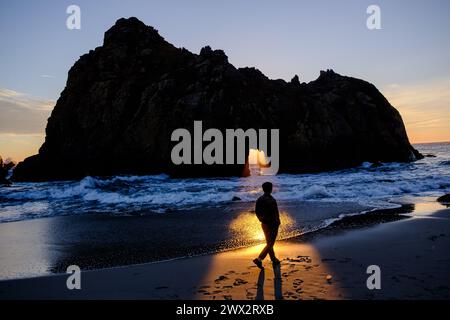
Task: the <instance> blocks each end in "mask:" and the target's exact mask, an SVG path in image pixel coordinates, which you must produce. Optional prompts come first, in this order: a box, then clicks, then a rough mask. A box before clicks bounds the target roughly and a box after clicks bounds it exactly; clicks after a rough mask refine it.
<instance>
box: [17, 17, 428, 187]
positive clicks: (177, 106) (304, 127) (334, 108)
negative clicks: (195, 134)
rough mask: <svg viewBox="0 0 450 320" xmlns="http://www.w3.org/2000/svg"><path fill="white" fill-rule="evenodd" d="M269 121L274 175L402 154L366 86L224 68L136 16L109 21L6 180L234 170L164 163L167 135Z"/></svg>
mask: <svg viewBox="0 0 450 320" xmlns="http://www.w3.org/2000/svg"><path fill="white" fill-rule="evenodd" d="M194 120H202V121H203V127H204V129H206V128H219V129H225V128H243V129H246V128H255V129H258V128H267V129H271V128H279V129H280V172H298V173H300V172H313V171H322V170H331V169H337V168H344V167H350V166H355V165H358V164H360V163H361V162H363V161H371V162H380V161H381V162H391V161H413V160H415V159H417V157H419V156H420V154H419V153H418V152H417V151H416V150H415V149H414V148H413V147H412V146H411V145H410V143H409V141H408V138H407V135H406V131H405V127H404V125H403V122H402V119H401V117H400V114H399V113H398V111H397V110H396V109H395V108H393V107H392V106H391V105H390V104H389V102H388V101H387V100H386V99H385V98H384V96H383V95H382V94H381V93H380V92H379V91H378V90H377V89H376V88H375V87H374V86H373V85H372V84H370V83H368V82H365V81H363V80H359V79H355V78H351V77H345V76H341V75H339V74H337V73H335V72H333V71H332V70H328V71H322V72H321V73H320V76H319V78H318V79H317V80H315V81H312V82H310V83H307V84H306V83H301V82H300V80H299V78H298V76H295V77H294V78H293V79H292V80H291V81H290V82H285V81H284V80H270V79H268V78H267V77H266V76H265V75H264V74H262V73H261V72H260V71H259V70H257V69H255V68H235V67H234V66H233V65H231V64H230V63H229V62H228V58H227V56H226V55H225V53H224V52H223V51H222V50H212V49H211V48H210V47H205V48H203V49H202V50H201V52H200V54H198V55H197V54H193V53H191V52H189V51H188V50H186V49H184V48H181V49H180V48H176V47H174V46H173V45H171V44H170V43H168V42H166V41H165V40H164V39H163V38H162V37H161V36H160V35H159V34H158V32H157V31H156V30H155V29H153V28H152V27H149V26H146V25H144V23H142V22H141V21H139V20H138V19H136V18H129V19H119V20H118V21H117V22H116V24H115V25H114V26H113V27H112V28H111V29H110V30H108V31H107V32H106V33H105V37H104V43H103V46H101V47H98V48H96V49H95V50H91V51H90V52H89V53H88V54H85V55H83V56H81V57H80V59H79V60H78V61H77V62H76V63H75V65H74V66H73V67H72V68H71V69H70V71H69V75H68V80H67V85H66V88H65V89H64V90H63V92H62V93H61V96H60V98H59V99H58V101H57V104H56V106H55V108H54V110H53V112H52V114H51V117H50V118H49V120H48V124H47V128H46V139H45V143H44V144H43V145H42V147H41V148H40V150H39V154H38V155H35V156H32V157H29V158H27V159H26V160H25V161H24V162H21V163H19V165H18V166H17V168H16V169H15V171H14V175H13V178H14V179H15V180H17V181H24V180H35V181H36V180H51V179H76V178H81V177H83V176H85V175H112V174H152V173H161V172H166V173H170V174H173V175H189V176H199V175H213V176H228V175H242V173H243V172H244V171H246V170H245V169H246V168H245V167H244V166H243V165H236V166H229V165H222V166H220V165H218V166H216V165H213V166H207V165H195V166H194V165H191V166H185V167H183V166H175V165H173V164H172V162H171V160H170V151H171V148H172V146H173V144H172V143H171V142H170V136H171V133H172V131H173V130H174V129H176V128H182V127H184V128H187V129H191V128H192V125H193V121H194Z"/></svg>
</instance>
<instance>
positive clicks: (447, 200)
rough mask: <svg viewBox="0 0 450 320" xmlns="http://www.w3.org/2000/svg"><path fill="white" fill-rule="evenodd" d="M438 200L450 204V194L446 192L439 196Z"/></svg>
mask: <svg viewBox="0 0 450 320" xmlns="http://www.w3.org/2000/svg"><path fill="white" fill-rule="evenodd" d="M437 201H438V202H441V203H446V204H450V194H444V195H443V196H440V197H439V198H437Z"/></svg>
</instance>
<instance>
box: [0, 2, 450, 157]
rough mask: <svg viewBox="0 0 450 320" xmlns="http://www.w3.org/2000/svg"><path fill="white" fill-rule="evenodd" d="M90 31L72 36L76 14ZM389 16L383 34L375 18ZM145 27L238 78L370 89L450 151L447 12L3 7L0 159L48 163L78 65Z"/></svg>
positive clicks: (269, 6) (322, 6) (296, 6)
mask: <svg viewBox="0 0 450 320" xmlns="http://www.w3.org/2000/svg"><path fill="white" fill-rule="evenodd" d="M72 4H74V5H78V6H79V7H80V9H81V29H80V30H69V29H68V28H67V27H66V19H67V18H68V16H69V14H67V13H66V9H67V7H68V6H69V5H72ZM372 4H375V5H378V6H379V8H380V10H381V11H380V12H381V16H380V17H381V20H380V21H381V29H376V30H369V29H368V28H367V25H366V20H367V18H368V17H369V14H368V13H367V12H366V10H367V8H368V6H369V5H372ZM130 16H135V17H137V18H139V19H140V20H142V21H143V22H144V23H146V24H147V25H151V26H153V27H155V28H156V29H158V30H159V32H160V34H161V35H162V36H163V37H164V38H165V39H166V40H167V41H169V42H170V43H172V44H174V45H175V46H177V47H185V48H187V49H188V50H190V51H192V52H194V53H198V52H199V51H200V49H201V48H202V47H203V46H205V45H210V46H211V47H212V48H214V49H223V50H224V51H225V53H226V54H227V55H228V57H229V61H230V62H231V63H232V64H234V65H235V66H236V67H244V66H254V67H257V68H258V69H260V70H261V71H262V72H263V73H264V74H266V75H267V76H268V77H269V78H272V79H278V78H281V79H285V80H290V79H291V78H292V77H293V76H294V74H298V75H299V77H300V80H301V81H302V82H309V81H312V80H314V79H316V78H317V77H318V75H319V72H320V70H324V69H330V68H331V69H334V71H336V72H338V73H340V74H343V75H348V76H353V77H357V78H361V79H364V80H366V81H369V82H371V83H373V84H375V85H376V86H377V88H378V89H379V90H380V91H381V92H382V93H383V94H384V95H385V96H386V97H387V98H388V100H389V101H390V102H391V104H392V105H393V106H394V107H396V108H397V109H398V110H399V111H400V113H401V115H402V117H403V120H404V122H405V125H406V129H407V132H408V136H409V138H410V141H411V142H412V143H421V142H433V141H450V112H449V111H450V39H449V30H450V18H449V17H450V1H448V0H429V1H425V0H423V1H418V0H395V1H392V0H387V1H382V0H370V1H366V0H346V1H335V0H328V1H325V0H315V1H312V0H311V1H302V0H295V1H264V0H246V1H242V0H227V1H214V0H178V1H174V0H164V1H151V0H147V1H141V0H128V1H119V0H110V1H107V0H96V1H81V0H71V1H64V0H54V1H50V0H36V1H27V0H14V1H5V0H1V1H0V155H1V156H2V157H3V158H4V159H5V158H8V157H11V158H13V159H14V160H16V161H18V160H22V159H23V158H25V157H27V156H30V155H32V154H35V153H37V151H38V149H39V147H40V145H41V144H42V142H43V141H44V137H45V126H46V122H47V118H48V117H49V115H50V112H51V110H52V108H53V106H54V105H55V103H56V100H57V99H58V97H59V95H60V93H61V91H62V90H63V89H64V86H65V84H66V80H67V72H68V70H69V69H70V67H71V66H72V65H73V64H74V63H75V61H76V60H77V59H78V58H79V57H80V56H81V55H83V54H85V53H87V52H88V51H89V50H91V49H93V48H95V47H98V46H100V45H101V44H102V42H103V35H104V32H105V31H106V30H107V29H109V28H110V27H111V26H112V25H113V24H114V23H115V21H116V20H117V19H119V18H121V17H130Z"/></svg>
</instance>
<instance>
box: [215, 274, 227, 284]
mask: <svg viewBox="0 0 450 320" xmlns="http://www.w3.org/2000/svg"><path fill="white" fill-rule="evenodd" d="M227 279H228V277H227V276H220V277H218V278H217V279H216V280H214V282H215V283H218V282H221V281H224V280H227Z"/></svg>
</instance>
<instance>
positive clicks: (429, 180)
mask: <svg viewBox="0 0 450 320" xmlns="http://www.w3.org/2000/svg"><path fill="white" fill-rule="evenodd" d="M415 147H416V148H417V149H418V150H419V151H420V152H422V153H423V154H424V155H426V157H425V158H424V159H422V160H419V161H416V162H412V163H383V164H381V165H380V166H373V165H372V164H371V163H364V164H362V165H361V166H359V167H357V168H352V169H346V170H339V171H333V172H323V173H316V174H279V175H276V176H251V177H247V178H197V179H171V178H169V177H168V176H166V175H152V176H114V177H86V178H84V179H82V180H81V181H58V182H42V183H13V184H12V186H11V187H4V188H0V262H1V264H2V271H1V272H0V279H2V278H17V277H28V276H35V275H42V274H47V273H53V272H64V270H65V268H66V267H67V265H70V264H77V265H80V266H81V267H82V268H83V269H93V268H102V267H109V266H119V265H126V264H134V263H142V262H151V261H161V260H167V259H172V258H178V257H184V256H190V255H196V254H204V253H208V252H217V251H222V250H227V249H233V248H237V247H243V246H248V245H252V244H255V243H259V242H262V241H263V234H262V232H261V228H260V226H259V223H258V221H257V219H256V216H255V214H254V202H255V200H256V199H257V198H258V197H259V196H260V195H261V184H262V183H263V182H264V181H271V182H272V183H273V184H274V192H273V195H274V197H275V198H276V199H277V200H278V203H279V208H280V212H281V220H282V225H281V228H280V232H279V238H284V239H286V238H290V237H294V236H298V235H302V234H304V233H308V232H312V231H316V230H319V229H321V228H324V227H326V226H328V225H329V224H331V223H332V222H334V221H336V220H340V219H342V218H344V217H346V216H348V215H360V214H364V213H367V212H370V211H373V210H376V209H389V208H396V207H400V203H414V199H415V198H417V199H419V198H423V197H427V198H431V197H437V196H440V195H443V194H446V193H450V143H433V144H418V145H415ZM233 198H235V201H233ZM236 198H238V199H239V200H237V201H236Z"/></svg>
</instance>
